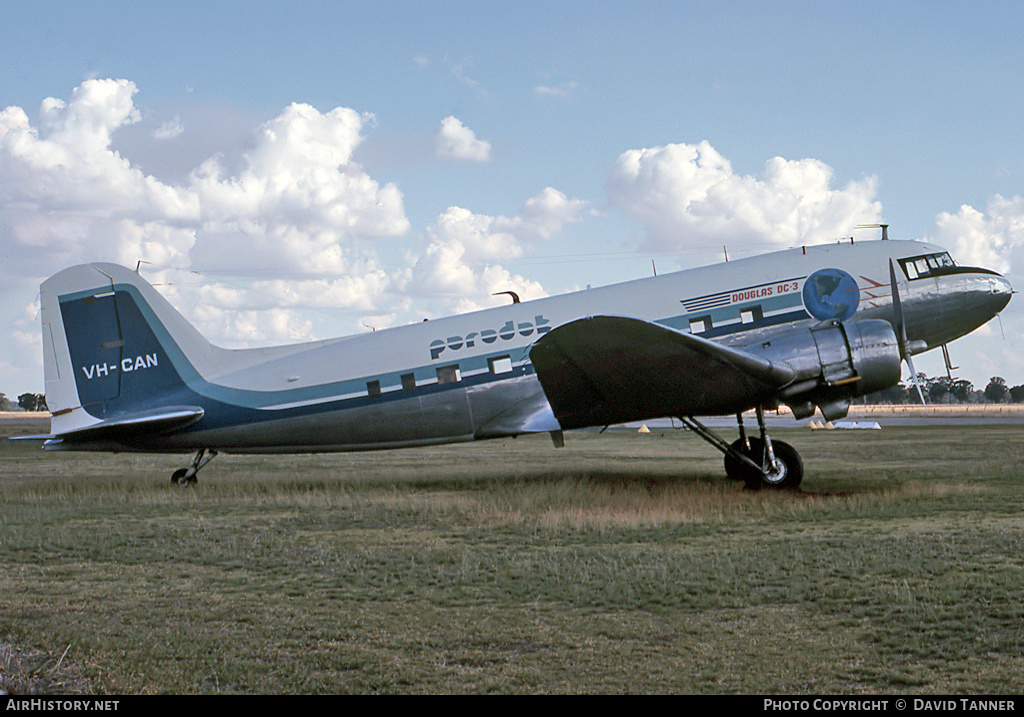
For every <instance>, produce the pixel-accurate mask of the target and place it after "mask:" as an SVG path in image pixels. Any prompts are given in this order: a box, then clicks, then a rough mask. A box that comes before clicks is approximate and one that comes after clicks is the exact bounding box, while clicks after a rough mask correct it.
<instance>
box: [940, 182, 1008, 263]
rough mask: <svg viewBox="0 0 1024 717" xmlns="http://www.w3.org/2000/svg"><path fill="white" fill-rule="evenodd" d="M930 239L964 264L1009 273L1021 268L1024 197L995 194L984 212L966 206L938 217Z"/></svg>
mask: <svg viewBox="0 0 1024 717" xmlns="http://www.w3.org/2000/svg"><path fill="white" fill-rule="evenodd" d="M935 225H936V229H935V235H934V236H933V237H931V238H930V239H931V240H932V241H934V242H935V243H936V244H940V245H941V246H944V247H947V248H949V249H950V251H951V252H952V253H953V256H955V257H956V259H957V261H958V262H959V263H961V264H966V265H971V266H983V267H987V268H990V269H995V270H997V271H999V272H1002V273H1006V272H1009V271H1010V270H1011V269H1013V268H1017V269H1019V268H1020V266H1021V258H1022V257H1021V256H1020V254H1021V252H1022V250H1024V198H1021V197H1013V198H1012V199H1006V198H1004V197H1002V196H1000V195H998V194H997V195H996V196H995V197H993V198H992V199H991V200H989V202H988V204H987V205H986V206H985V209H984V210H983V211H979V210H977V209H975V208H974V207H971V206H968V205H966V204H965V205H963V206H961V207H960V210H959V211H957V212H956V213H955V214H951V213H949V212H942V213H941V214H939V215H938V216H937V217H936V218H935Z"/></svg>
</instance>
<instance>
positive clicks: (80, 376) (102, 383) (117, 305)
mask: <svg viewBox="0 0 1024 717" xmlns="http://www.w3.org/2000/svg"><path fill="white" fill-rule="evenodd" d="M40 302H41V312H40V313H41V317H42V334H43V336H42V338H43V367H44V376H45V380H46V400H47V404H48V405H49V407H50V411H51V413H52V416H53V419H52V424H51V432H53V433H66V432H69V431H75V430H81V429H83V428H88V427H89V426H92V425H95V424H97V423H99V422H101V421H104V420H109V419H112V418H117V417H119V416H125V415H131V414H137V413H140V412H144V411H148V410H151V409H153V408H156V407H159V406H161V405H167V404H168V402H169V401H170V400H171V398H172V397H174V395H175V393H179V394H180V393H181V391H182V389H184V388H186V387H187V385H188V384H189V383H193V382H194V381H195V379H197V378H198V377H199V376H200V375H202V374H204V373H206V372H208V371H209V370H210V368H211V366H212V363H213V360H214V354H215V352H216V351H217V349H215V348H214V347H213V346H212V345H211V344H210V343H209V342H208V341H207V340H206V339H205V338H203V337H202V336H201V335H200V334H199V332H198V331H196V330H195V329H194V328H193V327H192V326H191V325H190V324H189V323H188V322H187V321H186V320H185V318H184V317H183V316H181V314H179V313H178V312H177V311H176V310H175V309H174V308H173V307H172V306H171V305H170V304H169V303H168V302H167V300H166V299H164V298H163V297H162V296H161V295H160V294H159V293H158V292H157V291H156V290H155V289H153V287H152V286H150V284H149V283H147V282H146V281H145V280H143V279H142V277H140V276H139V275H138V274H137V273H135V272H133V271H130V270H128V269H125V268H124V267H121V266H117V265H115V264H99V263H97V264H85V265H81V266H75V267H72V268H70V269H65V270H64V271H62V272H60V273H58V274H55V275H54V276H52V277H50V278H49V279H47V280H46V281H44V282H43V284H42V285H41V287H40Z"/></svg>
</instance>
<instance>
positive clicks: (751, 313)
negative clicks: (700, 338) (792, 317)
mask: <svg viewBox="0 0 1024 717" xmlns="http://www.w3.org/2000/svg"><path fill="white" fill-rule="evenodd" d="M763 319H764V311H763V310H762V309H761V307H760V306H754V307H752V308H749V309H743V310H741V311H740V323H741V324H752V323H754V322H755V321H762V320H763ZM710 330H711V317H710V316H700V317H698V318H695V319H690V333H691V334H703V333H705V332H707V331H710Z"/></svg>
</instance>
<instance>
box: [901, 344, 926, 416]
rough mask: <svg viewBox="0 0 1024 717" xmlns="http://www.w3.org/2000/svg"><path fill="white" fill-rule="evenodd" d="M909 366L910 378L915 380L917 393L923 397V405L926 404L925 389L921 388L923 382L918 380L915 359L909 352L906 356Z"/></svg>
mask: <svg viewBox="0 0 1024 717" xmlns="http://www.w3.org/2000/svg"><path fill="white" fill-rule="evenodd" d="M906 362H907V368H908V369H910V379H911V380H912V381H913V382H914V388H916V389H917V395H918V396H919V397H920V398H921V405H922V406H924V405H926V403H925V400H924V391H922V390H921V382H920V381H918V380H917V371H916V370H915V369H914V360H913V359H912V358H910V354H909V353H908V354H907V356H906Z"/></svg>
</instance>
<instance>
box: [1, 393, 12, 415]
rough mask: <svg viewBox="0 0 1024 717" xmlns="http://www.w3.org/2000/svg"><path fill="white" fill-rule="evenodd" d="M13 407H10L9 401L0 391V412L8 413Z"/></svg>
mask: <svg viewBox="0 0 1024 717" xmlns="http://www.w3.org/2000/svg"><path fill="white" fill-rule="evenodd" d="M12 408H14V406H12V405H11V401H10V399H9V398H7V396H5V395H4V393H3V391H0V411H10V410H11V409H12Z"/></svg>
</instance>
